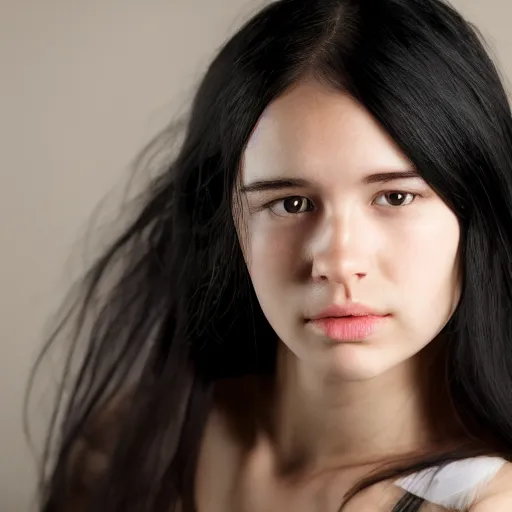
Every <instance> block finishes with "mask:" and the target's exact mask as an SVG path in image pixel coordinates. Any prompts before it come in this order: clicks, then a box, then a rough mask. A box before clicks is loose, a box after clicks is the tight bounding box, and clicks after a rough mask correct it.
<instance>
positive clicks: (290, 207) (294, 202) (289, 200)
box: [268, 196, 314, 217]
mask: <svg viewBox="0 0 512 512" xmlns="http://www.w3.org/2000/svg"><path fill="white" fill-rule="evenodd" d="M268 208H269V210H270V211H271V212H272V213H274V214H275V215H278V216H280V217H284V216H287V215H297V214H299V213H305V212H308V211H311V210H313V208H314V205H313V203H312V202H311V200H310V199H308V198H307V197H302V196H291V197H285V198H284V199H278V200H277V201H273V202H272V203H270V205H269V206H268Z"/></svg>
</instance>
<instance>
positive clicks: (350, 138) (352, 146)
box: [242, 82, 411, 178]
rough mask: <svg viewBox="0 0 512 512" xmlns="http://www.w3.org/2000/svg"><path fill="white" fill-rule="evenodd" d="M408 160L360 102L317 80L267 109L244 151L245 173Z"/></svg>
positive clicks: (367, 168) (348, 168) (361, 168)
mask: <svg viewBox="0 0 512 512" xmlns="http://www.w3.org/2000/svg"><path fill="white" fill-rule="evenodd" d="M410 165H411V164H410V162H409V161H408V159H407V158H406V157H405V155H404V154H403V153H402V152H401V151H400V149H399V148H398V146H397V145H396V144H395V143H394V141H393V140H392V139H391V137H389V135H388V134H387V133H386V132H385V131H384V130H383V129H382V128H381V127H380V125H379V124H378V123H377V122H376V121H375V119H374V118H373V117H372V116H371V115H370V114H369V113H368V112H367V110H366V109H365V108H364V107H363V106H362V105H360V104H359V103H358V102H356V101H355V100H354V99H353V98H351V97H350V96H348V95H346V94H343V93H340V92H337V91H332V90H328V89H326V88H325V87H323V86H322V85H320V84H316V83H314V82H313V83H304V84H300V85H298V86H296V87H295V88H293V89H292V90H290V91H288V92H287V93H285V94H284V95H283V96H281V97H280V98H278V99H277V100H275V101H274V102H273V103H271V104H270V105H269V106H268V107H267V109H266V110H265V111H264V112H263V115H262V116H261V118H260V119H259V121H258V123H257V125H256V127H255V129H254V131H253V133H252V135H251V137H250V139H249V142H248V144H247V147H246V150H245V152H244V155H243V166H242V175H243V176H242V177H243V178H258V177H264V176H268V175H269V174H272V173H274V172H276V173H277V172H278V173H279V174H281V175H282V174H283V173H284V172H290V173H293V174H294V175H295V174H297V173H300V174H303V173H311V172H328V171H329V170H330V171H336V172H337V173H340V172H341V171H343V170H344V171H345V172H356V173H358V172H361V173H367V172H373V171H375V170H376V169H384V168H386V167H392V168H394V169H396V168H402V167H410Z"/></svg>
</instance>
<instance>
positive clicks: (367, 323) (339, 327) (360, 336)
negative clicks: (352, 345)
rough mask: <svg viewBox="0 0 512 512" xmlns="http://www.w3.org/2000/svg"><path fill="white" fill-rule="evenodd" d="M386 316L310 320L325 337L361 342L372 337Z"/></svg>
mask: <svg viewBox="0 0 512 512" xmlns="http://www.w3.org/2000/svg"><path fill="white" fill-rule="evenodd" d="M387 317H388V316H374V315H368V316H345V317H329V318H319V319H317V320H311V323H312V324H313V325H314V326H315V327H317V328H319V329H320V330H321V331H323V332H324V333H325V334H326V335H327V337H329V338H331V339H332V340H336V341H362V340H365V339H366V338H368V337H369V336H370V335H372V334H373V333H374V332H375V331H376V329H377V328H378V327H379V325H380V324H382V323H383V322H384V320H386V318H387Z"/></svg>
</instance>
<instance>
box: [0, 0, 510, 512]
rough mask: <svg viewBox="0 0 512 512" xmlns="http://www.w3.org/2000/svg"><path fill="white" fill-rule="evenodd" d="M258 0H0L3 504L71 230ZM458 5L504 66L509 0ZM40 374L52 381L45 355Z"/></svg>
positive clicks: (16, 507) (19, 497) (13, 488)
mask: <svg viewBox="0 0 512 512" xmlns="http://www.w3.org/2000/svg"><path fill="white" fill-rule="evenodd" d="M262 1H263V0H261V2H260V1H259V0H252V1H251V0H215V1H213V0H186V1H185V0H48V1H44V2H43V1H41V0H0V65H1V68H0V88H1V89H0V140H1V145H0V147H1V151H0V169H1V170H0V207H1V212H2V215H1V216H0V243H1V245H0V247H1V254H2V259H1V263H2V265H1V267H0V304H1V307H0V314H1V322H0V329H1V331H0V332H1V338H0V339H1V345H0V372H1V375H2V382H3V385H2V387H1V388H0V410H1V412H2V420H1V422H0V510H1V511H2V512H11V511H13V512H18V511H19V512H22V511H26V510H29V506H30V503H31V500H30V493H31V486H32V484H33V459H32V458H31V457H32V456H31V455H30V453H29V451H28V449H27V447H26V445H25V440H24V437H23V433H22V423H21V402H22V397H23V392H24V388H25V385H26V381H27V377H28V371H29V368H30V365H31V363H32V362H33V359H34V356H35V354H36V351H37V349H38V347H39V343H40V342H41V333H42V329H43V326H44V321H45V319H46V318H47V316H48V314H49V312H50V311H51V310H52V308H53V307H54V306H55V305H56V304H57V302H58V300H59V299H60V298H61V296H62V292H63V291H64V290H65V288H66V287H67V285H68V284H69V282H70V280H71V278H72V276H73V275H75V274H76V272H77V271H79V270H81V269H83V266H82V263H81V260H80V258H78V259H77V258H76V255H77V254H78V256H80V251H81V250H82V247H81V246H80V247H78V248H77V246H76V244H75V243H74V242H75V241H76V240H77V238H78V237H79V236H81V235H82V234H83V232H84V227H85V224H86V222H87V219H88V216H89V214H90V212H91V210H92V209H93V208H94V207H95V206H96V204H97V202H98V201H99V200H100V199H101V198H102V197H103V196H104V195H105V193H106V192H108V191H109V190H111V189H112V188H115V185H116V184H117V183H119V182H120V181H122V178H123V176H125V175H126V169H127V167H128V164H129V162H130V160H131V159H132V157H133V156H134V155H135V154H136V153H137V151H138V150H139V149H140V148H141V146H142V145H143V144H144V143H145V142H146V141H147V140H148V138H150V137H151V135H153V134H154V133H155V132H156V131H157V130H158V129H160V128H161V127H162V126H164V124H166V123H167V121H168V120H170V119H171V117H172V114H173V112H175V111H176V109H180V108H181V107H182V106H183V104H184V102H186V100H187V98H188V97H189V96H190V86H191V85H192V84H193V83H194V82H195V80H196V79H197V78H198V77H199V76H200V74H201V72H202V70H203V69H204V67H205V66H206V64H207V62H208V60H209V58H210V56H211V55H212V52H213V51H214V48H216V47H217V46H218V45H220V44H221V42H222V41H223V40H224V39H225V38H226V37H227V36H228V34H230V33H231V32H232V31H233V30H234V29H235V28H236V26H237V25H238V24H239V23H240V21H241V20H242V19H243V18H244V16H246V15H247V14H248V13H249V12H250V11H251V10H252V9H253V8H254V7H255V6H257V5H259V4H261V3H262ZM456 5H458V6H460V7H461V8H462V9H463V10H464V11H465V12H467V13H468V15H469V17H470V18H471V19H472V20H474V21H475V22H476V23H477V24H478V25H479V26H480V27H481V29H482V31H483V32H484V34H485V35H487V36H488V37H490V40H491V43H492V44H493V45H494V46H495V47H496V48H497V54H498V57H499V59H500V61H501V62H502V65H503V67H504V68H505V69H507V70H509V71H511V72H512V48H511V45H512V35H511V34H510V33H509V32H508V29H509V23H510V20H511V14H512V2H510V0H485V1H484V0H459V1H458V2H457V3H456ZM72 253H74V254H75V259H74V260H72V261H71V262H70V261H69V257H70V254H72ZM45 375H46V383H50V384H51V382H52V380H51V377H52V370H51V367H49V368H48V369H47V373H46V374H45ZM40 384H41V381H40ZM36 405H37V404H36ZM36 411H40V412H39V413H38V414H40V416H37V415H36V416H35V417H34V416H33V426H34V429H35V431H36V432H37V427H38V426H40V425H41V424H43V423H44V420H45V415H44V409H43V408H42V407H39V409H37V408H36ZM36 438H37V436H36ZM36 440H37V439H36Z"/></svg>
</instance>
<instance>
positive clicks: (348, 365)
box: [321, 343, 402, 382]
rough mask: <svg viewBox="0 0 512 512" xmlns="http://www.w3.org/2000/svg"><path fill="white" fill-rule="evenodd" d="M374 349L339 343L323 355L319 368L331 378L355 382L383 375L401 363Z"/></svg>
mask: <svg viewBox="0 0 512 512" xmlns="http://www.w3.org/2000/svg"><path fill="white" fill-rule="evenodd" d="M376 348H377V347H375V346H370V345H367V344H365V343H340V344H337V345H336V346H333V347H331V349H332V350H331V351H327V352H330V353H324V354H323V357H322V359H324V360H323V361H321V366H322V367H323V368H324V370H325V373H326V374H327V375H329V376H330V377H332V378H335V379H340V380H343V381H347V382H357V381H366V380H371V379H374V378H376V377H379V376H381V375H384V374H385V373H387V372H388V371H389V370H391V369H392V368H394V367H396V366H398V365H399V364H400V363H401V362H402V361H398V360H391V359H390V358H389V357H386V355H385V354H383V353H382V351H381V350H378V349H377V350H376Z"/></svg>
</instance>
